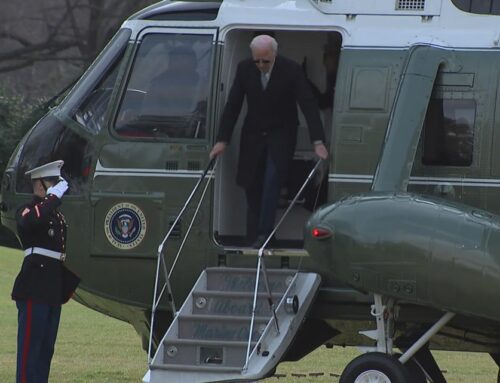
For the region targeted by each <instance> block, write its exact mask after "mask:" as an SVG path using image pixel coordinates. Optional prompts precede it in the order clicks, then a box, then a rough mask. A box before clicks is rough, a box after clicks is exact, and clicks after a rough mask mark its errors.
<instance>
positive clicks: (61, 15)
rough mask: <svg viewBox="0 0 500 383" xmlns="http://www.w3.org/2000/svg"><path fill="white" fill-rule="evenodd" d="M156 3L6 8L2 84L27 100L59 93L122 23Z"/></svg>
mask: <svg viewBox="0 0 500 383" xmlns="http://www.w3.org/2000/svg"><path fill="white" fill-rule="evenodd" d="M155 2H156V1H155V0H44V1H39V0H23V1H21V2H17V1H11V2H7V4H2V12H1V14H0V83H3V85H4V86H5V88H6V89H7V91H8V92H9V93H10V94H17V95H23V97H24V98H25V99H33V98H39V97H48V96H51V95H53V94H55V93H57V92H58V91H59V90H60V89H62V88H64V87H65V86H66V85H67V84H68V83H70V82H72V81H73V80H74V79H75V78H76V77H79V76H80V75H81V73H82V72H83V71H84V70H85V68H87V67H88V65H89V64H90V63H91V62H92V61H93V60H94V58H95V57H96V56H97V54H98V53H99V52H100V51H101V50H102V48H103V47H104V46H105V45H106V43H107V42H108V41H109V40H110V38H111V37H112V36H113V34H114V33H115V32H116V31H117V30H118V28H119V27H120V25H121V24H122V22H123V21H124V20H125V19H126V18H127V17H129V16H130V15H131V14H133V13H134V12H136V11H138V10H140V9H142V8H144V7H145V6H147V5H150V4H152V3H155Z"/></svg>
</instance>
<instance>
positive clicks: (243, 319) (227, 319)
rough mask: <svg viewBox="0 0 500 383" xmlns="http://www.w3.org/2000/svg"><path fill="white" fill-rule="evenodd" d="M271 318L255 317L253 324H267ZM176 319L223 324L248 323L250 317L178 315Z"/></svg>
mask: <svg viewBox="0 0 500 383" xmlns="http://www.w3.org/2000/svg"><path fill="white" fill-rule="evenodd" d="M270 318H271V317H260V316H259V317H258V316H256V317H255V322H269V320H270ZM176 319H178V320H196V321H202V320H203V321H224V322H247V321H248V322H249V321H250V320H251V319H252V317H251V316H234V315H231V316H221V315H210V314H179V315H178V316H177V317H176Z"/></svg>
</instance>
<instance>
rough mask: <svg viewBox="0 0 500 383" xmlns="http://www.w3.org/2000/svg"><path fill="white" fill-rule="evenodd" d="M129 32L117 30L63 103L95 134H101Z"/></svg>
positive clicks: (64, 107) (70, 112) (66, 110)
mask: <svg viewBox="0 0 500 383" xmlns="http://www.w3.org/2000/svg"><path fill="white" fill-rule="evenodd" d="M130 34H131V30H130V29H127V28H124V29H121V30H120V31H118V33H117V34H116V35H115V37H114V38H113V39H112V40H111V42H110V43H109V44H108V45H107V46H106V48H105V50H104V51H103V53H101V55H100V56H99V57H98V58H97V60H96V61H95V63H94V64H93V66H92V68H91V69H90V70H89V71H88V72H87V74H86V75H85V76H83V77H82V79H81V80H80V81H79V82H78V84H77V85H76V86H75V88H74V89H73V90H72V91H71V93H70V94H69V96H68V97H67V99H66V100H64V102H63V104H62V105H61V109H62V111H63V112H64V114H66V115H68V116H71V118H73V119H74V120H75V121H76V122H78V123H79V124H80V125H81V126H82V127H83V128H85V129H86V130H87V131H89V132H90V133H92V134H97V133H99V131H100V130H101V128H102V127H103V124H104V121H105V119H106V114H107V113H106V112H107V110H108V105H109V100H110V97H111V93H112V90H113V87H114V85H115V83H116V79H117V74H118V68H119V67H120V64H121V62H122V59H123V57H124V52H125V49H126V47H127V44H128V41H129V38H130Z"/></svg>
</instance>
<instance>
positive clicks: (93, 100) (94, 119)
mask: <svg viewBox="0 0 500 383" xmlns="http://www.w3.org/2000/svg"><path fill="white" fill-rule="evenodd" d="M120 63H121V60H120V61H118V62H117V63H115V65H114V67H113V68H112V70H111V71H110V72H109V73H108V74H107V76H106V77H104V78H103V79H102V80H101V82H99V84H98V85H97V86H96V87H95V89H94V90H93V91H92V92H91V93H90V94H89V96H88V97H87V98H86V99H85V101H84V102H83V103H82V104H81V105H80V107H79V108H78V109H77V111H76V112H75V114H74V115H73V119H74V120H75V121H76V122H78V123H79V124H80V125H82V126H85V127H86V128H87V129H89V130H91V131H92V132H99V131H101V129H102V127H103V126H104V124H105V122H106V115H107V114H106V112H107V110H108V105H109V100H110V99H111V93H112V92H113V87H114V85H115V82H116V78H117V77H118V70H119V68H120Z"/></svg>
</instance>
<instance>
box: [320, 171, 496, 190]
mask: <svg viewBox="0 0 500 383" xmlns="http://www.w3.org/2000/svg"><path fill="white" fill-rule="evenodd" d="M328 182H331V183H372V182H373V176H372V175H368V174H338V173H332V174H329V175H328ZM409 183H410V185H442V184H447V185H453V186H469V187H479V186H480V187H493V188H495V187H500V179H495V178H460V177H410V182H409Z"/></svg>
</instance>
